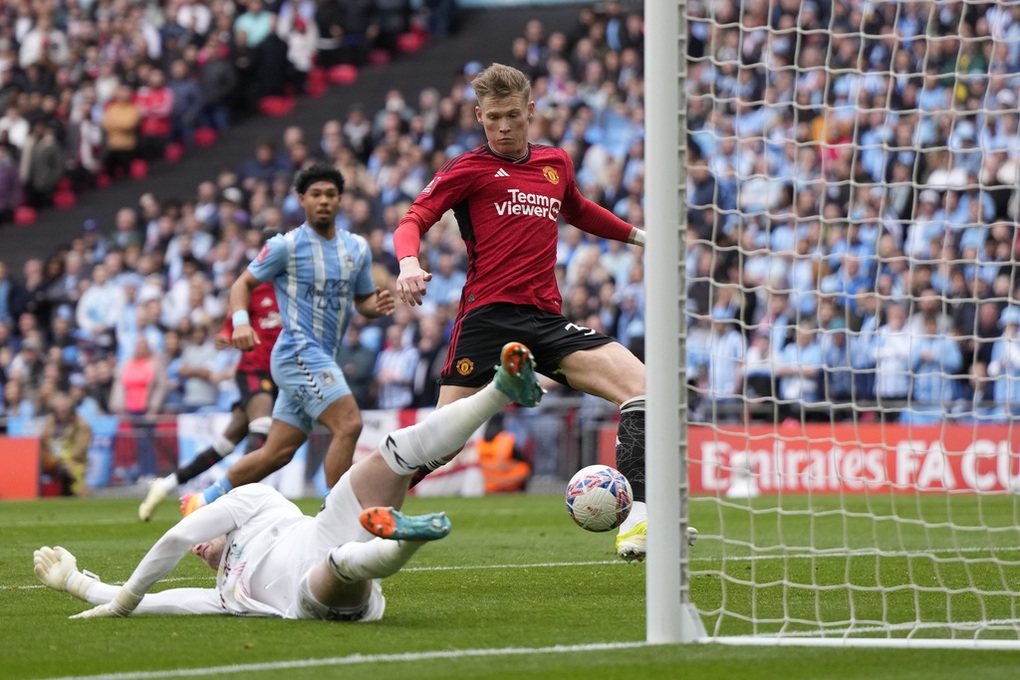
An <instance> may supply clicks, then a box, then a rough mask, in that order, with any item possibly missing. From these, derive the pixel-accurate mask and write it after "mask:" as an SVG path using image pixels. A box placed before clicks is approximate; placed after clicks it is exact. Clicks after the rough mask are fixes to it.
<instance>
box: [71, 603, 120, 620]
mask: <svg viewBox="0 0 1020 680" xmlns="http://www.w3.org/2000/svg"><path fill="white" fill-rule="evenodd" d="M125 616H127V614H118V613H117V612H116V611H114V609H113V608H112V607H111V606H110V605H109V604H101V605H98V606H95V607H93V608H92V609H86V610H85V611H83V612H81V613H79V614H75V615H73V616H69V617H67V618H69V619H122V618H124V617H125Z"/></svg>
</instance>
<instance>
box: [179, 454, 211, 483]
mask: <svg viewBox="0 0 1020 680" xmlns="http://www.w3.org/2000/svg"><path fill="white" fill-rule="evenodd" d="M221 458H222V456H221V455H220V454H218V453H216V449H214V448H213V447H211V446H210V447H209V448H207V449H206V450H205V451H203V452H202V453H200V454H198V455H197V456H195V458H194V460H192V461H191V462H190V463H188V464H187V465H185V466H184V467H180V468H177V483H178V484H183V483H184V482H187V481H188V480H191V479H194V478H195V477H198V476H199V475H200V474H202V473H203V472H205V471H206V470H208V469H209V468H211V467H212V466H213V465H216V463H218V462H220V459H221Z"/></svg>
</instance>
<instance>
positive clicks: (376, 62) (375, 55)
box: [368, 50, 390, 66]
mask: <svg viewBox="0 0 1020 680" xmlns="http://www.w3.org/2000/svg"><path fill="white" fill-rule="evenodd" d="M368 63H369V64H371V65H372V66H385V65H386V64H388V63H390V53H389V52H387V51H386V50H372V51H371V52H369V53H368Z"/></svg>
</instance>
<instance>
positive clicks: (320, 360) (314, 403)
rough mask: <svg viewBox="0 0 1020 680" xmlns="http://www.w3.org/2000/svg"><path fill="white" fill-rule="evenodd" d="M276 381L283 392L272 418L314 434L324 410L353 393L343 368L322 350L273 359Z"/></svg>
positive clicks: (309, 350)
mask: <svg viewBox="0 0 1020 680" xmlns="http://www.w3.org/2000/svg"><path fill="white" fill-rule="evenodd" d="M271 368H272V372H273V381H274V382H275V383H276V384H277V386H278V387H279V388H280V395H279V396H278V397H277V398H276V403H275V404H274V405H273V418H274V419H276V420H282V421H283V422H285V423H287V424H288V425H293V426H294V427H296V428H298V429H300V430H303V431H304V433H305V434H306V435H307V434H311V432H312V428H313V427H315V423H316V422H317V421H318V420H319V416H321V415H322V412H323V411H325V410H326V408H327V407H329V405H330V404H332V403H333V402H335V401H336V400H338V399H340V398H341V397H345V396H347V395H348V394H350V393H351V388H350V387H348V386H347V380H345V379H344V374H343V371H341V370H340V367H339V366H337V364H336V362H335V361H333V357H331V356H328V355H326V354H325V353H323V352H322V350H319V349H313V348H307V349H305V350H302V351H301V352H300V353H298V354H297V355H295V356H292V357H282V358H277V357H276V356H275V355H274V356H273V359H272V366H271Z"/></svg>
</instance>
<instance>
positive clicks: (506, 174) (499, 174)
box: [493, 168, 510, 177]
mask: <svg viewBox="0 0 1020 680" xmlns="http://www.w3.org/2000/svg"><path fill="white" fill-rule="evenodd" d="M509 176H510V173H509V172H507V171H506V170H504V169H503V168H500V169H499V170H497V171H496V174H495V175H493V177H509Z"/></svg>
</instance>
